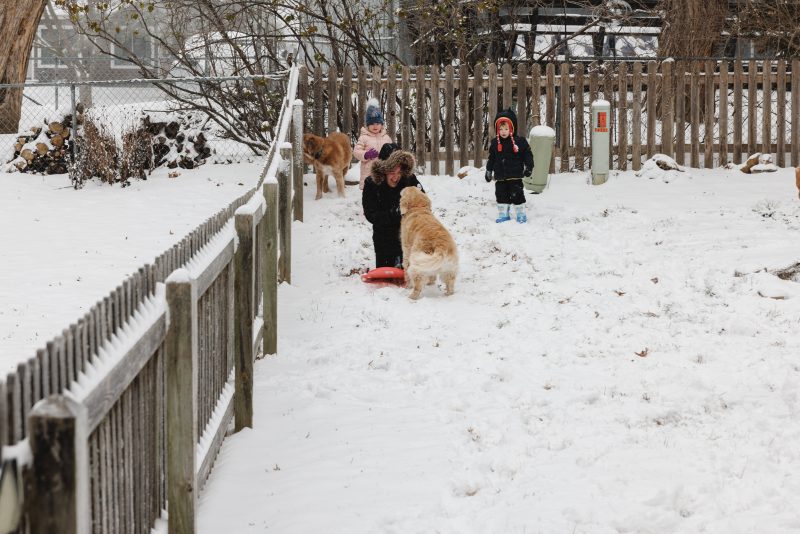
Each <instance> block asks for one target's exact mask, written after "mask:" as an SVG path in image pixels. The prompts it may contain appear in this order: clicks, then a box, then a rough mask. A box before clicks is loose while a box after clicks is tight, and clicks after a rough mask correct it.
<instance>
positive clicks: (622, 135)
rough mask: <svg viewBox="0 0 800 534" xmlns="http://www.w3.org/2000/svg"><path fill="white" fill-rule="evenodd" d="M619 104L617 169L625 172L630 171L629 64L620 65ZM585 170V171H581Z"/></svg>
mask: <svg viewBox="0 0 800 534" xmlns="http://www.w3.org/2000/svg"><path fill="white" fill-rule="evenodd" d="M618 91H619V104H618V105H617V109H618V124H619V129H618V130H617V132H618V143H619V144H618V147H617V148H618V152H617V153H618V156H617V167H618V168H619V169H620V170H622V171H624V170H627V169H628V64H627V63H620V66H619V89H618ZM581 170H583V169H581Z"/></svg>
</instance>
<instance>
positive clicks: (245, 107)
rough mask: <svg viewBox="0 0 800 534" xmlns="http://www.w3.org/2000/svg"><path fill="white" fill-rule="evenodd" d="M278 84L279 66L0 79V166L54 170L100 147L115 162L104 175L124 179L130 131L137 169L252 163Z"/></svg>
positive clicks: (265, 141)
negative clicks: (219, 72)
mask: <svg viewBox="0 0 800 534" xmlns="http://www.w3.org/2000/svg"><path fill="white" fill-rule="evenodd" d="M285 83H286V76H285V74H283V73H278V74H274V75H267V76H256V77H204V78H182V79H179V78H174V79H160V80H140V79H129V80H109V81H102V82H100V81H87V82H82V81H56V82H28V83H25V84H6V85H0V171H3V172H17V171H19V172H36V173H44V174H57V173H63V172H67V171H68V169H69V168H70V166H71V165H73V164H74V163H75V162H77V161H80V159H81V151H84V156H86V155H87V154H85V151H86V150H87V149H88V150H92V151H97V150H98V148H100V149H101V151H103V152H107V153H106V154H105V156H104V158H103V159H105V161H104V162H103V163H102V164H103V165H104V166H106V167H116V168H117V169H115V170H114V172H112V173H111V174H109V175H108V176H107V177H106V178H104V179H107V180H108V181H117V180H120V179H122V180H123V181H124V180H125V179H126V177H125V176H120V175H119V173H118V172H117V170H118V168H119V167H120V166H121V165H123V166H124V163H125V161H126V158H127V157H128V155H127V151H129V148H130V146H132V144H131V141H130V140H131V139H132V137H131V136H132V135H134V134H135V133H136V135H138V140H137V141H136V143H135V144H136V146H137V149H136V150H138V151H140V153H139V154H138V155H137V156H136V157H137V158H142V157H143V158H144V159H145V160H146V161H144V162H143V163H142V164H143V165H144V166H145V167H150V168H152V167H160V166H166V167H169V168H175V167H181V168H193V167H195V166H198V165H202V164H206V163H235V162H241V161H252V160H253V159H255V158H258V157H261V156H263V154H265V152H266V150H267V147H268V146H269V143H270V141H271V140H272V136H273V133H274V132H273V125H274V124H275V121H276V119H277V111H278V110H279V109H280V104H281V99H282V97H283V95H284V93H285ZM137 132H138V133H137ZM91 136H100V137H102V144H101V145H98V144H97V143H94V141H96V139H94V140H92V139H88V137H91ZM142 151H143V152H142ZM123 174H124V172H123ZM114 177H115V178H114Z"/></svg>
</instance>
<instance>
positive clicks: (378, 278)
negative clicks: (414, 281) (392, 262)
mask: <svg viewBox="0 0 800 534" xmlns="http://www.w3.org/2000/svg"><path fill="white" fill-rule="evenodd" d="M405 278H406V275H405V273H404V272H403V269H398V268H396V267H378V268H377V269H372V270H371V271H369V272H366V273H364V274H362V275H361V281H362V282H395V283H402V282H404V281H405Z"/></svg>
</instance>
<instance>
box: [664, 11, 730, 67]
mask: <svg viewBox="0 0 800 534" xmlns="http://www.w3.org/2000/svg"><path fill="white" fill-rule="evenodd" d="M660 7H661V9H662V12H663V13H664V15H663V16H664V24H663V27H662V29H661V38H660V39H659V51H658V55H659V56H662V57H675V58H707V57H711V56H713V55H714V53H715V48H716V46H717V44H718V43H719V42H720V39H721V37H722V30H723V28H724V27H725V17H726V15H727V12H728V0H662V2H661V6H660Z"/></svg>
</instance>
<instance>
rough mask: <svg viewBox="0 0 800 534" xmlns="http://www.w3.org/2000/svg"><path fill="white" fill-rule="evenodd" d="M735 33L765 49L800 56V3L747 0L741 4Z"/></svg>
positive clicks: (777, 0)
mask: <svg viewBox="0 0 800 534" xmlns="http://www.w3.org/2000/svg"><path fill="white" fill-rule="evenodd" d="M735 31H736V33H737V34H738V35H739V36H740V37H745V38H750V39H752V40H753V42H754V43H755V44H756V46H758V47H759V48H761V49H762V50H763V51H765V52H770V53H772V54H774V55H777V56H779V57H784V58H794V57H798V56H800V4H798V3H797V2H787V1H786V0H759V1H755V0H747V1H746V2H743V4H742V5H740V9H739V13H738V16H737V18H736V29H735Z"/></svg>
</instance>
